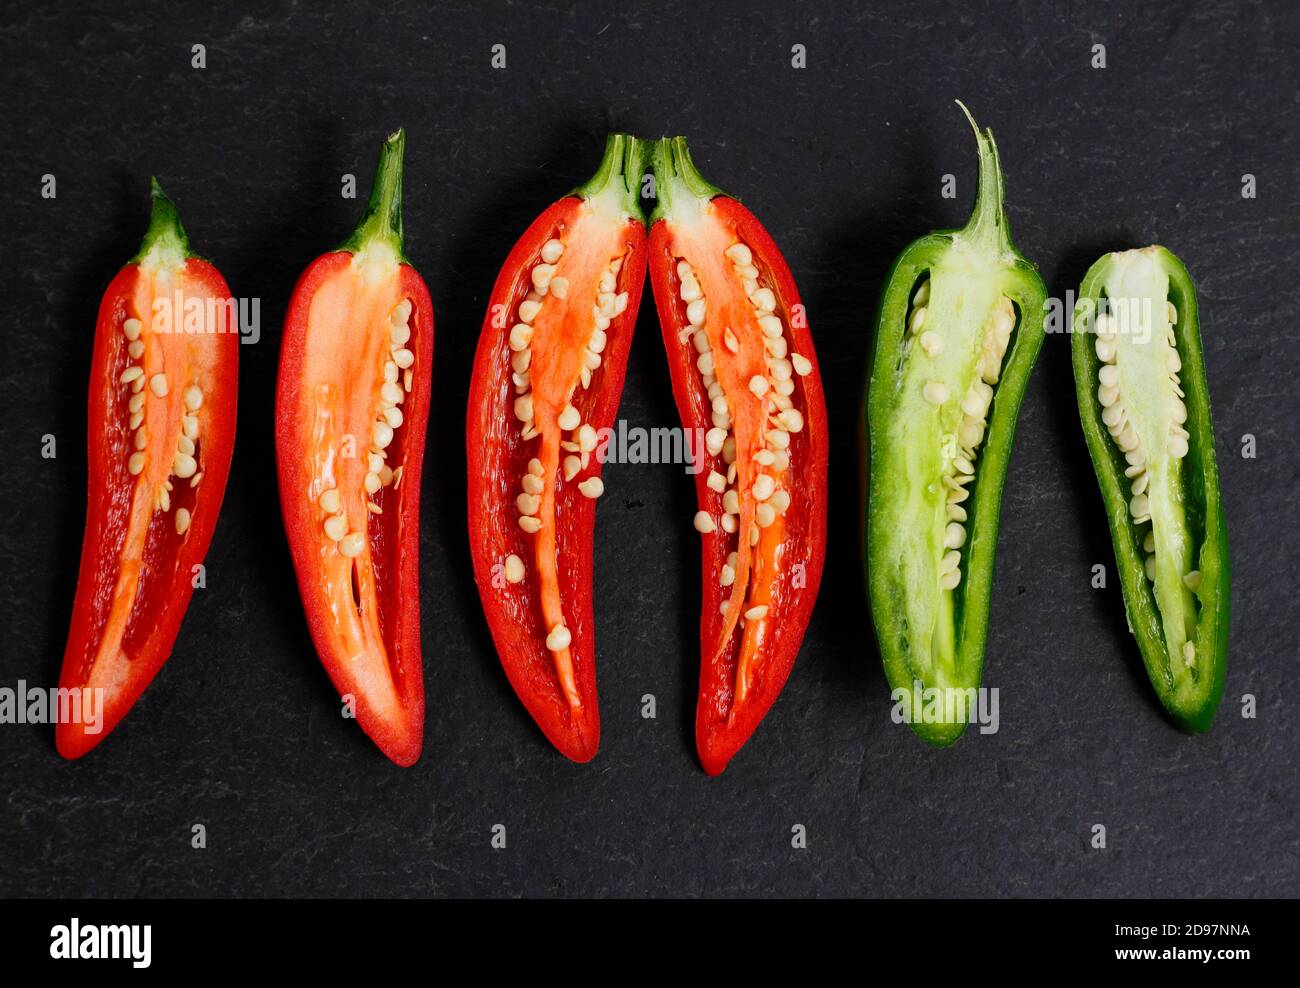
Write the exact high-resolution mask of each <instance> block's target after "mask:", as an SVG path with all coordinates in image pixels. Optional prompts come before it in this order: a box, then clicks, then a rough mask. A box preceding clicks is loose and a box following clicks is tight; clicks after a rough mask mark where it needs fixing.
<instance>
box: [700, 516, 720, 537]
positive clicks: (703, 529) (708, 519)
mask: <svg viewBox="0 0 1300 988" xmlns="http://www.w3.org/2000/svg"><path fill="white" fill-rule="evenodd" d="M695 530H696V531H697V532H699V533H701V534H703V535H708V534H709V533H710V532H716V531H717V530H718V526H717V525H716V524H714V521H713V516H712V515H711V514H709V513H708V512H707V511H697V512H695Z"/></svg>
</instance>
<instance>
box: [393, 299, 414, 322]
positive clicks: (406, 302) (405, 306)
mask: <svg viewBox="0 0 1300 988" xmlns="http://www.w3.org/2000/svg"><path fill="white" fill-rule="evenodd" d="M412 308H413V306H412V305H411V300H410V299H409V298H404V299H402V300H401V301H400V302H398V303H397V304H396V305H395V306H393V311H392V312H390V313H389V314H388V321H389V322H390V323H391V324H392V325H394V326H401V325H402V324H404V323H406V322H409V321H410V319H411V309H412Z"/></svg>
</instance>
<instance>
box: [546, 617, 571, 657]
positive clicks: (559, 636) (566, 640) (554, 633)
mask: <svg viewBox="0 0 1300 988" xmlns="http://www.w3.org/2000/svg"><path fill="white" fill-rule="evenodd" d="M572 643H573V635H571V634H570V633H569V629H568V628H566V627H565V626H564V625H562V624H557V625H556V626H555V627H553V628H552V629H551V633H550V634H549V635H547V636H546V647H547V648H549V649H550V650H551V651H552V652H562V651H564V649H566V648H568V647H569V646H570V645H571V644H572Z"/></svg>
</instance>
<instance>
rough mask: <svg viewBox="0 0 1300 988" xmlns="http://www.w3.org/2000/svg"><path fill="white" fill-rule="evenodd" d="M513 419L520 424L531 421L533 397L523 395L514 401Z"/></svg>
mask: <svg viewBox="0 0 1300 988" xmlns="http://www.w3.org/2000/svg"><path fill="white" fill-rule="evenodd" d="M515 418H517V419H518V420H519V421H520V422H531V421H532V420H533V396H532V395H524V396H522V397H520V398H516V399H515Z"/></svg>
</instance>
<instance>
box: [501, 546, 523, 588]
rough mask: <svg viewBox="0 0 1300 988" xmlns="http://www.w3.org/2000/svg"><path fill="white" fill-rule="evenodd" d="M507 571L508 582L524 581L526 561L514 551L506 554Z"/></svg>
mask: <svg viewBox="0 0 1300 988" xmlns="http://www.w3.org/2000/svg"><path fill="white" fill-rule="evenodd" d="M505 571H506V582H507V583H523V582H524V561H523V560H522V559H520V558H519V557H518V556H516V555H515V554H514V553H513V552H512V553H511V554H510V555H508V556H506V565H505Z"/></svg>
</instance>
